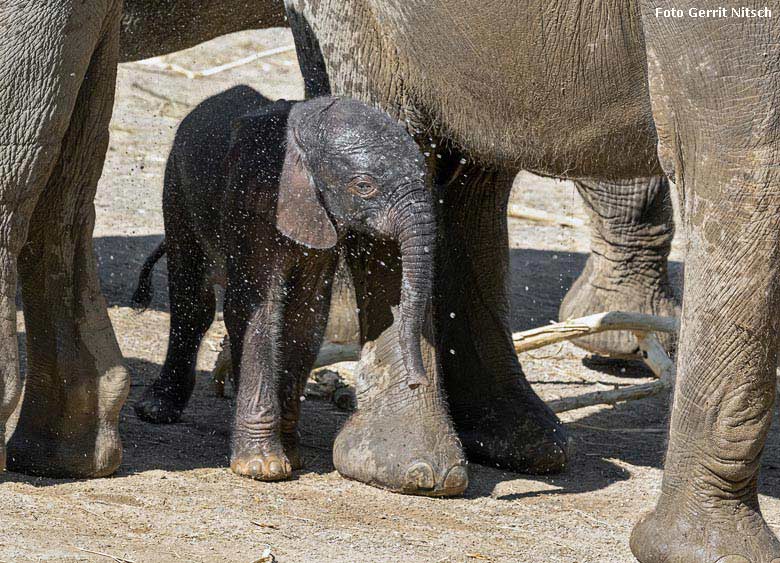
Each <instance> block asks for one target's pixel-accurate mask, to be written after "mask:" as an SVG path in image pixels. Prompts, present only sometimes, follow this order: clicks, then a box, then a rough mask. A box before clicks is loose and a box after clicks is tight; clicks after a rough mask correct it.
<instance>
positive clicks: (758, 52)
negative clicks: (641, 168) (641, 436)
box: [631, 1, 780, 563]
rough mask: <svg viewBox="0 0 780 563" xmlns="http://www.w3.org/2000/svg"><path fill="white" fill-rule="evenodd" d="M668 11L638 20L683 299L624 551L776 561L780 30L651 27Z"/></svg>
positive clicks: (757, 23) (701, 561)
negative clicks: (767, 503) (773, 439)
mask: <svg viewBox="0 0 780 563" xmlns="http://www.w3.org/2000/svg"><path fill="white" fill-rule="evenodd" d="M689 5H690V6H694V4H693V3H692V2H691V3H687V2H683V3H682V4H680V3H678V2H675V3H674V7H675V8H679V9H682V10H683V11H685V12H687V10H688V7H689ZM752 5H753V6H755V5H756V4H752ZM670 7H672V6H671V3H670V2H660V3H659V2H655V1H653V2H649V1H648V2H646V5H644V6H643V10H644V11H643V14H644V18H643V21H644V25H645V36H646V41H647V46H648V67H649V76H650V86H651V96H652V99H653V105H654V107H653V112H654V117H655V118H656V125H657V128H658V134H659V139H660V140H661V149H662V152H666V153H667V154H672V155H674V162H673V165H674V167H675V170H676V173H677V174H676V175H677V178H678V187H679V188H680V190H679V191H680V194H681V196H682V198H683V209H684V213H683V217H684V222H685V230H686V234H687V238H688V253H687V256H686V263H685V296H684V299H683V313H682V325H681V331H680V345H679V352H678V356H677V363H678V370H677V384H676V389H675V395H674V401H673V404H672V416H671V422H670V436H669V446H668V451H667V455H666V462H665V465H664V477H663V482H662V486H661V496H660V498H659V500H658V504H657V506H656V508H655V510H654V511H652V512H651V513H650V514H648V515H647V516H645V517H644V518H643V519H642V521H641V522H640V523H639V524H637V526H636V527H635V529H634V531H633V534H632V538H631V549H632V551H633V552H634V555H636V557H637V558H638V559H639V560H640V561H641V562H642V563H660V562H670V563H671V562H678V561H679V562H683V561H684V562H686V563H715V562H716V561H717V562H727V561H735V562H737V561H739V562H750V563H770V562H773V563H777V562H780V542H778V540H777V539H776V538H775V536H774V534H773V533H772V531H771V530H770V529H769V527H768V526H767V525H766V523H765V522H764V519H763V516H762V515H761V511H760V507H759V504H758V497H757V484H758V474H759V467H760V462H761V454H762V452H763V449H764V443H765V440H766V436H767V433H768V431H769V427H770V424H771V419H772V412H773V408H772V407H773V404H774V399H775V388H776V375H775V361H776V357H777V333H778V328H780V323H779V322H778V313H780V287H779V286H780V252H779V250H778V249H780V169H778V165H777V163H778V153H779V151H780V114H778V111H777V95H776V93H777V92H778V90H780V26H778V24H777V23H775V22H774V20H769V19H760V18H752V19H751V24H750V25H744V22H742V21H738V20H737V19H734V20H731V19H729V20H721V19H718V18H701V19H690V18H687V19H685V20H684V21H680V22H678V21H676V18H656V17H655V10H656V8H657V9H668V8H670ZM732 22H733V23H732ZM682 46H684V47H682ZM726 55H727V56H726ZM703 78H705V79H703ZM720 108H723V111H721V110H720ZM725 108H728V110H726V109H725Z"/></svg>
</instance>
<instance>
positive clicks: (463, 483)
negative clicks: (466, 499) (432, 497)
mask: <svg viewBox="0 0 780 563" xmlns="http://www.w3.org/2000/svg"><path fill="white" fill-rule="evenodd" d="M468 486H469V475H468V471H466V468H465V467H464V466H463V465H456V466H455V467H453V468H452V469H450V470H449V472H447V477H445V478H444V484H443V485H442V489H443V490H445V491H447V492H448V493H450V494H461V493H462V492H463V491H465V490H466V487H468Z"/></svg>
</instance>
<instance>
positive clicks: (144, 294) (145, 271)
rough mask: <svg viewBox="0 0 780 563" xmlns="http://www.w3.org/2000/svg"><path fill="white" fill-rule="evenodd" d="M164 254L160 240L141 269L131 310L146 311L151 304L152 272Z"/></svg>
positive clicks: (152, 290)
mask: <svg viewBox="0 0 780 563" xmlns="http://www.w3.org/2000/svg"><path fill="white" fill-rule="evenodd" d="M164 254H165V239H163V240H162V242H161V243H160V244H158V245H157V248H155V249H154V251H153V252H152V253H151V254H150V255H149V257H148V258H147V259H146V261H145V262H144V265H143V266H142V267H141V274H140V275H139V276H138V286H137V287H136V288H135V293H133V297H132V299H131V302H132V305H133V308H135V309H148V308H149V305H150V304H151V303H152V295H153V294H154V288H152V270H154V265H155V264H157V261H158V260H159V259H160V258H162V257H163V255H164Z"/></svg>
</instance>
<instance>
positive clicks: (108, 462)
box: [7, 423, 122, 478]
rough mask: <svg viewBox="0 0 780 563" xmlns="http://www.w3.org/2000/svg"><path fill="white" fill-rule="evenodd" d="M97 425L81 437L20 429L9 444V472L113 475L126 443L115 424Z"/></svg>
mask: <svg viewBox="0 0 780 563" xmlns="http://www.w3.org/2000/svg"><path fill="white" fill-rule="evenodd" d="M95 426H96V427H95V428H94V429H93V430H92V431H85V430H84V429H81V430H82V432H79V434H78V435H74V433H73V432H72V429H66V430H64V431H63V432H61V433H48V432H47V433H46V434H43V433H40V432H36V431H34V430H26V429H25V428H22V427H18V428H17V429H16V431H15V432H14V434H13V436H12V438H11V441H10V442H9V443H8V452H7V466H8V469H9V470H11V471H17V472H19V473H26V474H28V475H42V476H46V477H71V478H86V477H105V476H107V475H111V474H112V473H114V471H116V470H117V468H118V467H119V464H120V463H121V461H122V441H121V440H120V438H119V433H118V432H117V431H116V428H115V427H112V425H111V424H108V423H105V424H99V423H95Z"/></svg>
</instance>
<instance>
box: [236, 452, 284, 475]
mask: <svg viewBox="0 0 780 563" xmlns="http://www.w3.org/2000/svg"><path fill="white" fill-rule="evenodd" d="M230 469H232V470H233V472H234V473H236V474H238V475H241V476H242V477H250V478H252V479H257V480H258V481H283V480H284V479H289V478H290V477H292V472H293V465H292V463H290V460H289V459H288V457H287V454H285V453H284V450H282V449H281V448H272V449H270V450H269V449H265V448H264V449H263V451H258V450H255V451H247V452H244V453H241V454H238V455H234V456H233V459H232V460H231V461H230Z"/></svg>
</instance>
